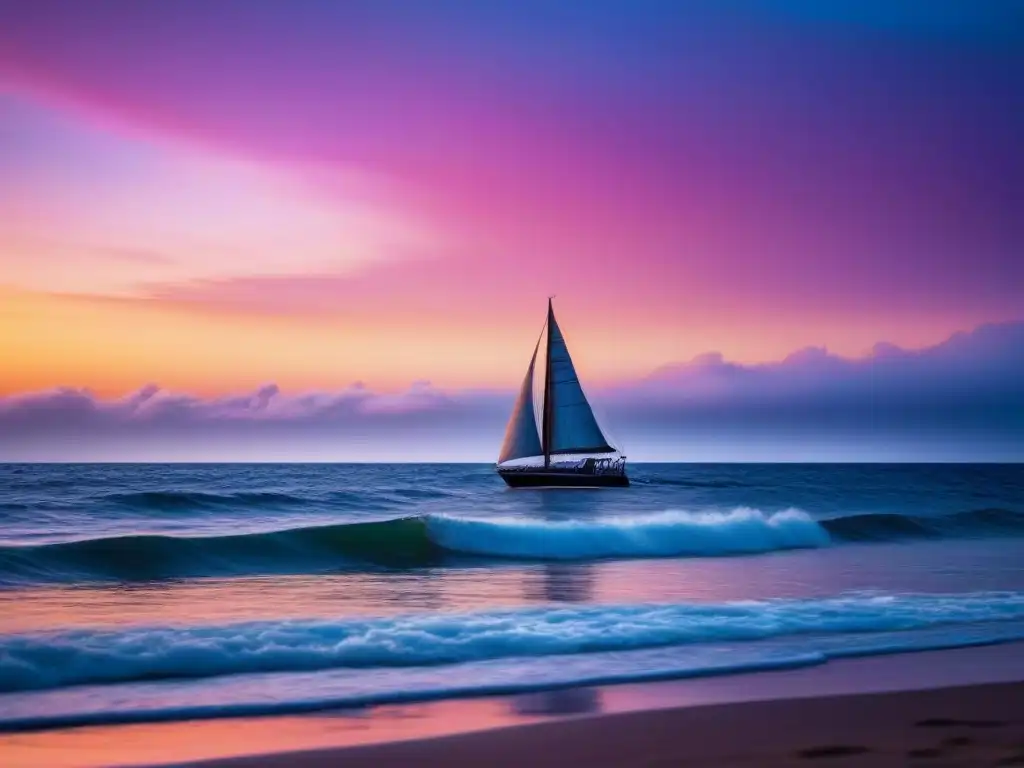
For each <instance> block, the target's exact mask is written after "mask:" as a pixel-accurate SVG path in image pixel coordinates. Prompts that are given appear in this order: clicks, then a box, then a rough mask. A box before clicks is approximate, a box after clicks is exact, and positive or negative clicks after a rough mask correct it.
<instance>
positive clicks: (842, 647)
mask: <svg viewBox="0 0 1024 768" xmlns="http://www.w3.org/2000/svg"><path fill="white" fill-rule="evenodd" d="M630 474H631V478H632V480H633V486H632V487H631V488H628V489H605V490H571V491H570V490H517V491H513V490H509V489H507V488H505V486H504V484H503V483H502V482H501V480H500V479H499V478H498V477H497V476H496V475H495V474H494V472H493V469H492V467H491V466H489V465H263V464H261V465H228V464H225V465H184V464H174V465H98V464H87V465H3V466H0V730H7V731H15V730H19V729H27V728H39V727H55V726H63V725H80V724H89V723H119V722H145V721H162V720H175V719H183V718H199V717H223V716H231V715H245V714H271V713H287V712H304V711H314V710H321V709H327V708H334V707H353V706H363V705H370V704H377V703H394V702H405V701H417V700H428V699H442V698H448V697H461V696H471V695H481V694H494V693H515V692H525V691H545V690H557V689H562V688H567V687H572V686H580V685H592V684H600V683H615V682H627V681H642V680H657V679H669V678H688V677H699V676H708V675H729V674H737V673H741V672H749V671H752V670H768V669H785V668H789V667H799V666H809V665H820V664H826V663H828V662H829V660H831V659H836V658H843V657H851V656H870V655H876V654H895V653H913V652H915V651H921V650H929V649H939V648H955V647H965V646H972V645H985V644H992V643H1004V642H1012V641H1015V640H1022V639H1024V465H794V464H782V465H764V464H761V465H638V466H633V467H632V468H631V472H630ZM582 700H585V698H584V699H582Z"/></svg>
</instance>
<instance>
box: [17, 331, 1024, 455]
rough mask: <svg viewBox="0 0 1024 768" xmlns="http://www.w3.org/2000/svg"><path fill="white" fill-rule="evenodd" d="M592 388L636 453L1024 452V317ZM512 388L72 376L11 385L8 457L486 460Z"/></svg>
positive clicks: (714, 363)
mask: <svg viewBox="0 0 1024 768" xmlns="http://www.w3.org/2000/svg"><path fill="white" fill-rule="evenodd" d="M590 394H591V400H592V401H594V403H595V405H596V406H597V410H598V413H599V414H600V415H606V420H607V421H608V422H610V426H611V428H612V432H613V433H614V435H615V436H616V437H618V438H620V439H621V440H622V442H623V443H624V445H625V447H626V448H627V452H628V453H629V454H630V456H631V457H634V458H637V459H644V458H647V459H652V460H658V459H665V460H719V459H722V458H729V457H735V458H736V459H737V460H753V459H757V460H763V459H771V458H773V457H774V458H778V459H779V460H804V459H806V460H814V459H817V458H832V459H836V460H842V459H844V458H849V459H850V460H864V459H866V458H872V457H874V458H877V459H878V460H888V459H894V458H897V457H902V458H903V459H904V460H905V459H909V458H914V457H915V455H919V457H920V459H921V460H929V459H932V458H936V457H941V458H952V459H955V460H972V459H974V460H1024V322H1011V323H1002V324H990V325H984V326H980V327H979V328H977V329H975V330H973V331H971V332H967V333H958V334H955V335H953V336H952V337H950V338H949V339H947V340H946V341H944V342H942V343H941V344H938V345H935V346H933V347H929V348H926V349H922V350H905V349H901V348H899V347H896V346H893V345H890V344H884V343H880V344H877V345H876V346H875V348H874V349H873V350H872V352H871V354H870V355H868V356H866V357H864V358H859V359H850V358H844V357H840V356H837V355H833V354H830V353H828V352H827V351H826V350H825V349H821V348H808V349H804V350H800V351H797V352H794V353H793V354H791V355H789V356H788V357H786V358H785V359H783V360H780V361H778V362H772V363H764V364H757V365H743V364H739V363H733V362H729V361H727V360H725V359H723V358H722V356H721V355H719V354H717V353H709V354H705V355H702V356H700V357H698V358H695V359H694V360H691V361H689V362H686V363H679V364H673V365H668V366H664V367H663V368H661V369H659V370H658V371H655V372H654V373H653V374H651V375H650V376H648V377H646V378H645V379H643V380H640V381H636V382H632V383H630V384H628V385H623V386H618V387H614V388H606V389H603V390H602V389H596V388H593V387H591V388H590ZM513 398H514V392H512V391H511V390H510V391H509V392H494V391H452V392H446V391H442V390H440V389H438V388H436V387H434V386H432V385H431V384H430V383H429V382H427V381H420V382H415V383H414V384H413V385H412V386H411V387H410V388H409V389H408V390H406V391H405V392H402V393H398V394H382V393H376V392H373V391H371V390H369V389H368V388H366V387H365V386H363V385H362V384H359V383H357V384H354V385H352V386H350V387H348V388H347V389H344V390H341V391H335V392H308V393H285V392H282V391H281V390H280V389H279V388H278V387H277V385H275V384H268V385H266V386H264V387H261V388H259V389H257V390H256V391H254V392H249V393H241V394H234V395H227V396H223V397H213V398H203V397H196V396H192V395H188V394H180V393H174V392H168V391H165V390H162V389H161V388H159V387H158V386H156V385H152V384H150V385H147V386H145V387H142V388H141V389H139V390H138V391H136V392H134V393H132V394H131V395H128V396H126V397H123V398H118V399H103V398H99V397H96V396H95V395H93V394H92V393H90V392H89V391H88V390H87V389H80V388H72V387H65V388H59V389H55V390H49V391H42V392H32V393H25V394H20V395H12V396H7V397H3V398H0V460H4V461H19V460H69V461H79V460H88V459H90V458H95V459H98V460H162V459H167V460H181V459H188V458H193V459H195V460H232V459H237V460H264V459H265V460H281V459H301V460H321V459H322V460H360V459H367V458H369V459H374V458H376V459H379V460H428V459H431V458H434V459H436V460H439V461H444V460H474V459H475V460H479V461H489V460H493V455H492V454H495V453H496V452H497V449H498V446H499V444H500V442H501V436H502V433H503V430H504V425H505V420H506V418H507V416H508V411H509V409H510V408H511V404H512V400H513ZM823 446H827V447H828V450H827V451H826V453H827V456H826V455H823V453H822V451H823V450H824V448H823ZM897 448H899V450H897ZM915 452H916V453H915Z"/></svg>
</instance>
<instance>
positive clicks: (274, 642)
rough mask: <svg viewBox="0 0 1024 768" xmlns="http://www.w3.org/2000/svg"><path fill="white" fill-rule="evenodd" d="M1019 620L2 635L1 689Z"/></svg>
mask: <svg viewBox="0 0 1024 768" xmlns="http://www.w3.org/2000/svg"><path fill="white" fill-rule="evenodd" d="M1015 619H1024V593H1020V592H981V593H967V594H960V595H866V594H855V595H846V596H840V597H834V598H828V599H802V600H793V599H790V600H782V599H773V600H758V601H742V602H734V603H723V604H692V603H691V604H644V605H624V606H598V605H591V606H566V607H544V608H531V609H519V610H505V611H488V612H479V613H432V614H421V615H407V616H397V617H387V618H371V619H346V620H341V621H335V622H327V621H284V622H258V623H255V622H254V623H245V624H233V625H223V626H197V627H149V628H134V629H126V630H117V631H113V630H103V631H100V630H86V629H82V630H74V631H64V632H53V633H38V634H23V635H8V636H6V637H0V691H14V690H28V689H33V688H55V687H62V686H71V685H81V684H87V683H116V682H128V681H137V680H147V679H154V678H172V677H177V678H200V677H214V676H221V675H232V674H240V673H247V672H299V671H311V670H320V669H330V668H367V667H411V666H423V665H436V664H451V663H459V662H465V661H476V660H484V659H501V658H512V657H544V656H553V655H574V654H584V653H595V652H601V651H630V650H637V649H643V648H655V647H666V646H676V645H688V644H700V643H715V642H734V641H747V640H760V639H769V638H779V637H786V636H793V635H802V634H813V635H816V636H819V637H820V636H825V635H839V634H844V633H851V632H852V633H878V632H892V631H900V630H914V629H925V628H931V627H936V626H943V625H965V624H976V623H978V622H997V621H1005V620H1015Z"/></svg>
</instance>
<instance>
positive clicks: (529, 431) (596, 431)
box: [498, 300, 617, 465]
mask: <svg viewBox="0 0 1024 768" xmlns="http://www.w3.org/2000/svg"><path fill="white" fill-rule="evenodd" d="M544 327H545V330H544V332H542V334H541V336H542V338H544V337H545V336H546V339H547V341H546V343H545V347H544V360H543V362H544V381H543V385H542V386H541V387H538V389H539V390H540V391H539V392H538V393H537V394H538V395H539V396H538V397H536V400H537V401H538V402H537V405H538V406H539V408H538V409H535V408H534V400H535V396H534V386H535V385H534V374H535V370H536V363H537V353H538V352H539V351H540V341H539V340H538V342H537V348H535V349H534V351H533V357H531V358H530V366H529V368H527V371H526V377H525V378H524V379H523V384H522V386H521V388H520V390H519V397H518V398H517V399H516V404H515V407H514V408H513V410H512V416H511V418H510V419H509V422H508V426H507V427H506V429H505V442H504V443H503V444H502V447H501V454H500V456H499V458H498V463H499V464H501V463H504V462H506V461H513V460H515V459H523V458H527V457H532V456H538V457H539V456H543V457H544V463H545V465H548V464H550V462H551V456H552V455H556V454H562V455H564V454H595V453H597V454H600V453H616V452H617V449H616V448H614V447H612V445H611V444H610V441H609V440H608V438H607V437H606V436H605V434H604V433H603V431H602V430H601V427H600V425H598V423H597V419H596V418H595V416H594V412H593V410H592V409H591V407H590V403H589V402H588V401H587V397H586V395H585V394H584V392H583V387H582V385H581V384H580V380H579V376H578V375H577V374H576V368H575V367H574V366H573V363H572V358H571V357H570V355H569V349H568V347H567V346H566V343H565V338H564V337H563V336H562V331H561V329H560V328H559V327H558V322H557V321H556V320H555V313H554V310H553V309H552V306H551V302H550V300H549V301H548V315H547V320H546V322H545V324H544ZM537 410H540V418H539V419H538V418H537V416H538V414H537Z"/></svg>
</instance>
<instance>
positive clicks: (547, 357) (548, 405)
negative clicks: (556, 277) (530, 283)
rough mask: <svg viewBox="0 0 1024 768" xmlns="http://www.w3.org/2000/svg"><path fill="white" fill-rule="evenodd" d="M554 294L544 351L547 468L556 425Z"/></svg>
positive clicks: (543, 441) (549, 298) (544, 442)
mask: <svg viewBox="0 0 1024 768" xmlns="http://www.w3.org/2000/svg"><path fill="white" fill-rule="evenodd" d="M553 298H554V297H553V296H548V319H547V329H548V333H547V336H548V338H547V345H546V346H547V349H546V350H545V351H544V425H543V430H542V431H543V433H544V434H543V436H542V437H541V442H542V443H543V444H544V467H545V469H546V468H548V467H550V466H551V446H552V439H551V437H552V435H551V433H552V427H554V419H553V418H552V405H553V404H552V402H551V400H552V398H551V327H552V325H554V322H553V321H554V318H555V310H554V309H552V307H551V299H553Z"/></svg>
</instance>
